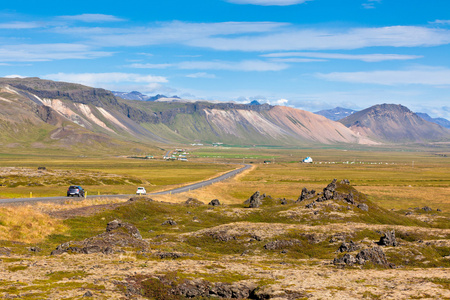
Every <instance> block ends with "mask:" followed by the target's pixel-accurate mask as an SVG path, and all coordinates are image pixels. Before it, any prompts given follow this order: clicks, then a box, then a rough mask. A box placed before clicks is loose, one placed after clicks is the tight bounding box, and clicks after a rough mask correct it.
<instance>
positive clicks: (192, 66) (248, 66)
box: [127, 60, 289, 72]
mask: <svg viewBox="0 0 450 300" xmlns="http://www.w3.org/2000/svg"><path fill="white" fill-rule="evenodd" d="M127 67H131V68H138V69H163V68H169V67H174V68H177V69H182V70H225V71H260V72H263V71H281V70H284V69H286V68H288V67H289V66H288V65H287V64H284V63H275V62H266V61H262V60H243V61H238V62H232V61H184V62H179V63H173V64H131V65H128V66H127Z"/></svg>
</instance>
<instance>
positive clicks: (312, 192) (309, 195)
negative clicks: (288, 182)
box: [296, 187, 316, 203]
mask: <svg viewBox="0 0 450 300" xmlns="http://www.w3.org/2000/svg"><path fill="white" fill-rule="evenodd" d="M315 195H316V191H315V190H310V191H308V189H307V188H305V187H304V188H303V189H302V193H301V194H300V197H298V199H297V201H296V202H297V203H298V202H302V201H304V200H307V199H309V198H312V197H314V196H315Z"/></svg>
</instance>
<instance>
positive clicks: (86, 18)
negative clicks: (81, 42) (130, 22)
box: [58, 14, 125, 23]
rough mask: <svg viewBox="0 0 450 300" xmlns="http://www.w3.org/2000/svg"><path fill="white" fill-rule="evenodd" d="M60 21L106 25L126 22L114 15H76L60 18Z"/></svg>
mask: <svg viewBox="0 0 450 300" xmlns="http://www.w3.org/2000/svg"><path fill="white" fill-rule="evenodd" d="M58 18H59V19H62V20H66V21H80V22H86V23H105V22H121V21H125V20H124V19H121V18H118V17H116V16H112V15H103V14H82V15H74V16H59V17H58Z"/></svg>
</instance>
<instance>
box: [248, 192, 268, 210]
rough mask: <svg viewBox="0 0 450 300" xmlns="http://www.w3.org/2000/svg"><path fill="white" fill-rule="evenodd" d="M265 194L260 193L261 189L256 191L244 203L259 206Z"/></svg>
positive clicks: (250, 206) (254, 206)
mask: <svg viewBox="0 0 450 300" xmlns="http://www.w3.org/2000/svg"><path fill="white" fill-rule="evenodd" d="M265 196H266V195H265V194H262V195H261V194H260V193H259V191H256V192H255V193H254V194H253V195H251V196H250V198H248V199H247V200H246V201H245V202H244V204H247V205H248V207H249V208H258V207H259V206H261V204H262V201H261V200H262V199H264V198H265Z"/></svg>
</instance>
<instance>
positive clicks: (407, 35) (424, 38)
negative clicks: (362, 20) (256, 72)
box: [187, 26, 450, 51]
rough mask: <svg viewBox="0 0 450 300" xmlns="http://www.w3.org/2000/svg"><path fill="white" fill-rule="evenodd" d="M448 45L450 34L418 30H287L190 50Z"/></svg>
mask: <svg viewBox="0 0 450 300" xmlns="http://www.w3.org/2000/svg"><path fill="white" fill-rule="evenodd" d="M449 43H450V31H449V30H444V29H437V28H426V27H420V26H389V27H375V28H351V29H344V30H342V29H340V30H339V29H322V30H316V29H292V28H291V29H288V30H282V31H280V30H277V32H275V33H269V34H266V35H257V36H254V35H252V36H249V35H247V36H238V37H204V38H199V39H192V40H189V41H187V44H188V45H190V46H196V47H205V48H211V49H215V50H224V51H236V50H238V51H290V50H332V49H334V50H336V49H360V48H366V47H427V46H437V45H444V44H449Z"/></svg>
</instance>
